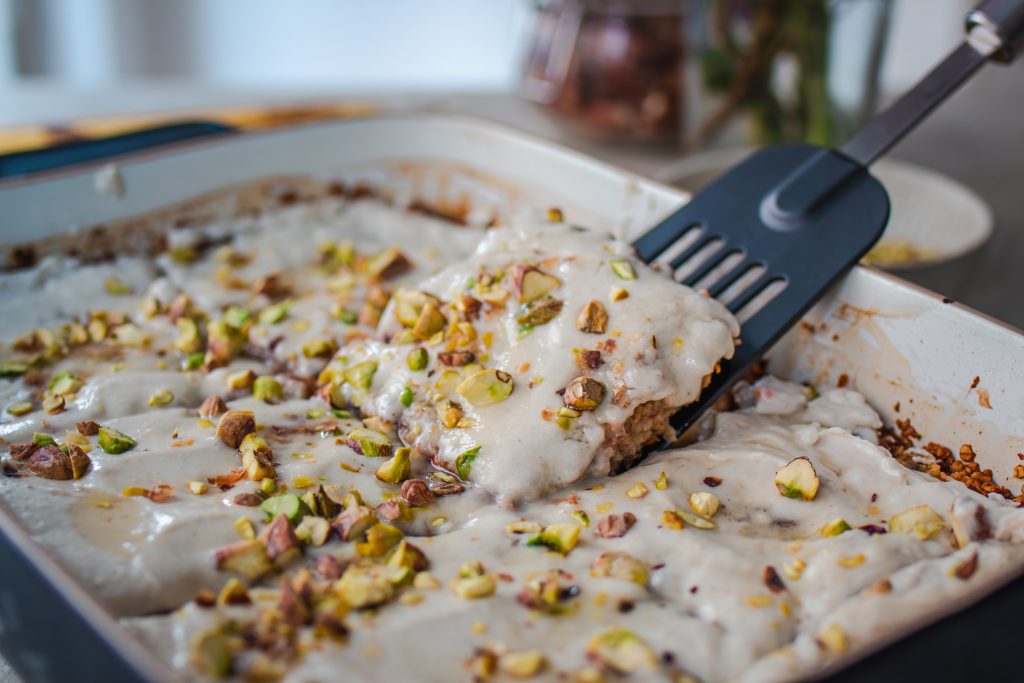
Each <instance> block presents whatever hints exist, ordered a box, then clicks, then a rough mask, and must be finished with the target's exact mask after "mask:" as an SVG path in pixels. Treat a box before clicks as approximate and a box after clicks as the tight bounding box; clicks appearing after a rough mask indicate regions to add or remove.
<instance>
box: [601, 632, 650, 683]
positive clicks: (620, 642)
mask: <svg viewBox="0 0 1024 683" xmlns="http://www.w3.org/2000/svg"><path fill="white" fill-rule="evenodd" d="M587 657H588V658H589V659H590V660H592V661H593V662H595V663H596V664H598V665H600V666H601V667H603V668H605V669H608V670H610V671H613V672H615V673H620V674H629V673H633V672H636V671H640V670H643V669H650V670H653V669H655V667H656V666H657V657H655V654H654V651H653V650H651V648H650V647H648V646H647V644H646V643H645V642H644V641H643V640H641V639H640V638H639V637H638V636H637V635H636V634H635V633H633V632H632V631H627V630H626V629H623V628H616V627H613V628H610V629H608V630H607V631H604V632H603V633H600V634H598V635H596V636H594V637H593V638H592V639H591V640H590V642H589V643H588V644H587Z"/></svg>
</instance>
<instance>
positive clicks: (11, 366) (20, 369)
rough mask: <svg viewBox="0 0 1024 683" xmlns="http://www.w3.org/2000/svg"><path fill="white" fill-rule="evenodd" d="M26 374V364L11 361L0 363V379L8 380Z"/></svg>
mask: <svg viewBox="0 0 1024 683" xmlns="http://www.w3.org/2000/svg"><path fill="white" fill-rule="evenodd" d="M26 372H28V364H27V363H18V362H16V361H13V360H8V361H4V362H2V363H0V378H3V379H9V378H11V377H18V376H20V375H24V374H25V373H26Z"/></svg>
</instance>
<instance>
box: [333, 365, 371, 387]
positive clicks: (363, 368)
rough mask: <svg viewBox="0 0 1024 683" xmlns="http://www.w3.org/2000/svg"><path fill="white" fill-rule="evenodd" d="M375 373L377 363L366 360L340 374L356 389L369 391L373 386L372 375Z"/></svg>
mask: <svg viewBox="0 0 1024 683" xmlns="http://www.w3.org/2000/svg"><path fill="white" fill-rule="evenodd" d="M376 372H377V362H376V361H372V360H366V361H363V362H362V363H357V364H356V365H353V366H352V367H350V368H348V369H347V370H345V371H344V372H342V373H341V376H342V377H343V378H344V379H345V381H346V382H348V383H349V384H351V385H352V386H353V387H355V388H357V389H369V388H370V385H372V384H373V375H374V374H375V373H376Z"/></svg>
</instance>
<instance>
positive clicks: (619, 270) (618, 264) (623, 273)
mask: <svg viewBox="0 0 1024 683" xmlns="http://www.w3.org/2000/svg"><path fill="white" fill-rule="evenodd" d="M608 265H609V266H611V268H612V272H613V273H615V275H616V276H618V278H619V279H620V280H635V279H636V271H635V270H633V264H632V263H630V262H629V261H627V260H626V259H624V258H616V259H612V260H611V261H609V262H608Z"/></svg>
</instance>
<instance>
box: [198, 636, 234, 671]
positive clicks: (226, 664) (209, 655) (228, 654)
mask: <svg viewBox="0 0 1024 683" xmlns="http://www.w3.org/2000/svg"><path fill="white" fill-rule="evenodd" d="M234 652H235V646H234V640H233V639H232V638H231V636H230V635H228V634H227V633H225V632H224V628H223V627H222V626H214V627H212V628H208V629H204V630H202V631H200V632H199V633H197V634H195V636H193V637H192V641H191V643H190V644H189V662H190V663H191V664H192V666H194V667H195V668H196V669H198V670H199V671H200V672H201V673H203V674H205V675H207V676H210V677H211V678H227V677H229V676H230V675H231V672H232V669H233V667H234Z"/></svg>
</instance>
